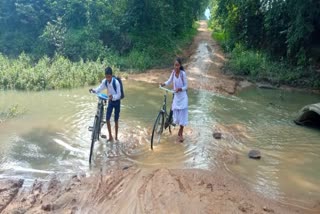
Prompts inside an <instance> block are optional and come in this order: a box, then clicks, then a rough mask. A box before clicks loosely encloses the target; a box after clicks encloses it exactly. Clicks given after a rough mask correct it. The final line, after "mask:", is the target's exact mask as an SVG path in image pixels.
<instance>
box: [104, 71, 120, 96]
mask: <svg viewBox="0 0 320 214" xmlns="http://www.w3.org/2000/svg"><path fill="white" fill-rule="evenodd" d="M112 78H114V79H116V80H118V82H119V84H120V91H121V96H120V99H121V100H122V99H123V98H124V91H123V84H122V80H121V78H120V77H116V76H112ZM105 84H106V87H108V85H107V84H108V81H106V82H105ZM112 87H113V89H114V90H115V91H117V85H116V82H115V81H112Z"/></svg>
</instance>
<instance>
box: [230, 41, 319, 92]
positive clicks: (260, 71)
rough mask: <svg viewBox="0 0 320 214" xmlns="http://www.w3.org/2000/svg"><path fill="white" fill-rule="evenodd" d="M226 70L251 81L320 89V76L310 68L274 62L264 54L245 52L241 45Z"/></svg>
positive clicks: (232, 55) (232, 54)
mask: <svg viewBox="0 0 320 214" xmlns="http://www.w3.org/2000/svg"><path fill="white" fill-rule="evenodd" d="M226 69H227V70H228V71H231V72H232V73H234V74H237V75H241V76H246V77H247V78H248V79H250V80H252V81H264V82H269V83H271V84H273V85H277V86H278V85H289V86H293V87H306V88H313V89H320V74H319V73H318V72H315V70H314V69H313V68H312V67H311V66H309V67H302V66H292V65H290V64H289V63H288V62H286V61H274V60H271V59H270V58H269V57H268V55H267V54H265V53H262V52H260V51H254V50H246V49H245V48H244V47H242V46H241V45H236V47H235V48H234V49H233V51H232V53H231V58H230V60H229V61H228V62H227V64H226Z"/></svg>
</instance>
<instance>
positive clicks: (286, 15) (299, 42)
mask: <svg viewBox="0 0 320 214" xmlns="http://www.w3.org/2000/svg"><path fill="white" fill-rule="evenodd" d="M319 6H320V2H319V1H302V0H299V1H269V0H265V1H260V0H254V1H245V2H244V1H240V0H231V1H223V0H213V1H211V14H212V16H211V19H210V27H211V28H212V29H213V34H212V35H213V38H214V39H215V40H217V41H218V42H219V43H220V44H221V46H222V47H223V49H224V50H225V52H227V53H228V56H229V58H230V59H229V60H228V62H227V64H226V66H225V71H227V72H232V73H234V74H236V75H242V76H245V77H246V78H248V79H250V80H253V81H263V82H268V83H271V84H273V85H276V86H278V85H282V84H285V85H289V86H293V87H306V88H312V89H320V20H319V17H320V7H319Z"/></svg>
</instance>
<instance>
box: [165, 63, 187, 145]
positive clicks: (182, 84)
mask: <svg viewBox="0 0 320 214" xmlns="http://www.w3.org/2000/svg"><path fill="white" fill-rule="evenodd" d="M171 83H172V85H173V90H174V91H175V94H174V97H173V101H172V108H171V109H172V111H173V123H175V124H177V125H180V128H179V131H178V141H179V142H183V141H184V138H183V128H184V126H186V125H187V124H188V94H187V88H188V81H187V75H186V72H185V71H184V68H183V66H182V64H181V59H180V58H177V59H176V60H175V62H174V69H173V70H172V72H171V75H170V77H169V79H168V80H167V81H166V82H164V83H161V84H160V85H161V86H167V85H170V84H171Z"/></svg>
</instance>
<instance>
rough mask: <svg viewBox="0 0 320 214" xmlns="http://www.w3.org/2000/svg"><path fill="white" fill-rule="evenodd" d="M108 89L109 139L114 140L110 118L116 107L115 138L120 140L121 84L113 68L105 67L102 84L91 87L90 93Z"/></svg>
mask: <svg viewBox="0 0 320 214" xmlns="http://www.w3.org/2000/svg"><path fill="white" fill-rule="evenodd" d="M104 89H107V91H108V97H109V102H108V107H107V113H106V121H107V128H108V133H109V138H108V140H107V141H111V142H112V141H113V136H112V133H111V124H110V118H111V114H112V111H113V109H114V123H115V140H116V141H118V128H119V117H120V105H121V101H120V100H121V98H122V97H123V96H122V95H121V85H120V83H119V81H118V80H117V78H116V77H114V76H112V69H111V68H110V67H107V68H106V69H105V79H103V80H102V82H101V84H100V85H99V86H98V87H97V88H95V89H92V88H91V89H89V92H90V93H92V92H93V93H100V92H101V91H102V90H104Z"/></svg>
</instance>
